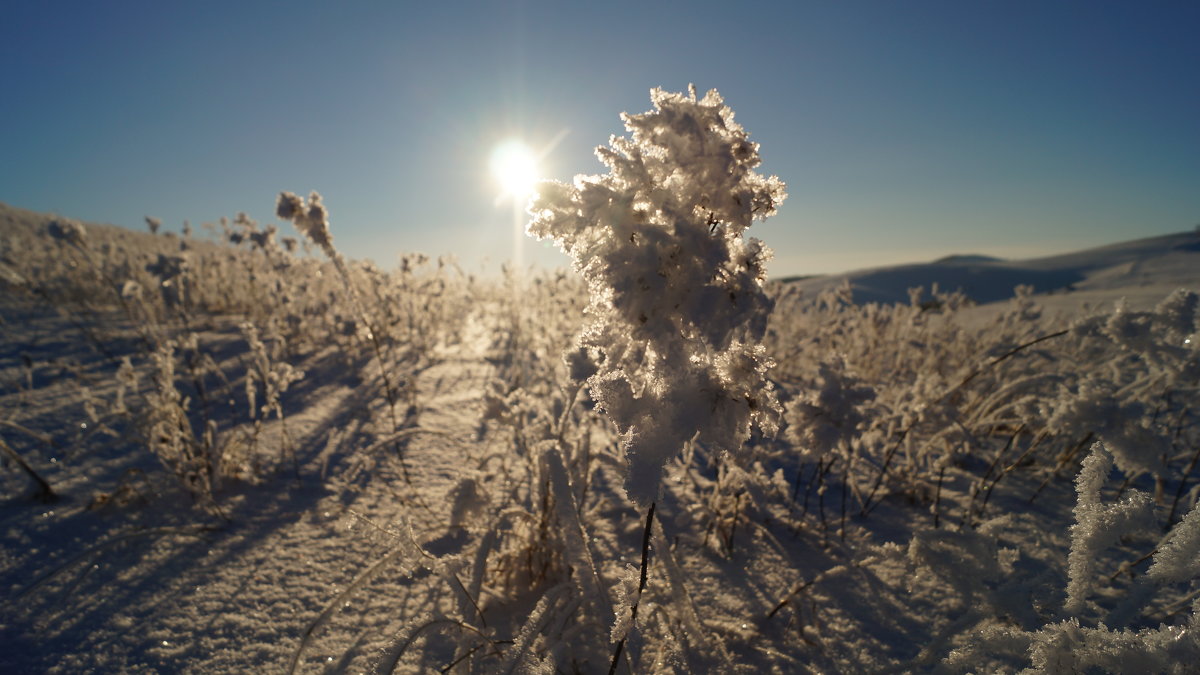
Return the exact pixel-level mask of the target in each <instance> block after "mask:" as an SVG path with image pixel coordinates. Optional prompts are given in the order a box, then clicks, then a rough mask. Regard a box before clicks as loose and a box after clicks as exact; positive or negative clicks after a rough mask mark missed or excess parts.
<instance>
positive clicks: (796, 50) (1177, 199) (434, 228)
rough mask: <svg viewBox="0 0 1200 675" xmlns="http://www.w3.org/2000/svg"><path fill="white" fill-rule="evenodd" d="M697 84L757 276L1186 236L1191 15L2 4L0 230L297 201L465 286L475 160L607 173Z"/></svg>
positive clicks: (725, 7)
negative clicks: (609, 148) (665, 96)
mask: <svg viewBox="0 0 1200 675" xmlns="http://www.w3.org/2000/svg"><path fill="white" fill-rule="evenodd" d="M689 83H695V84H696V85H697V87H698V88H699V89H700V91H701V92H703V91H704V90H706V89H709V88H715V89H718V90H719V91H720V92H721V94H722V95H723V96H724V97H725V100H726V102H727V103H728V104H729V105H730V106H731V107H732V108H733V109H734V111H736V113H737V119H738V121H740V122H741V123H742V124H743V125H744V126H745V127H746V129H747V130H748V131H749V132H750V133H751V138H752V139H753V140H755V141H757V142H759V143H760V144H761V146H762V148H761V152H762V156H763V159H764V164H763V168H762V170H763V171H764V172H766V173H774V174H777V175H779V176H780V177H781V178H782V179H783V180H784V181H785V182H787V184H788V192H789V198H788V200H787V202H786V203H785V204H784V205H783V208H782V209H781V211H780V213H779V215H777V216H776V217H774V218H772V219H771V220H768V221H766V222H765V223H760V224H756V225H755V226H754V227H753V228H752V229H751V230H750V232H751V234H753V235H755V236H757V237H759V238H760V239H763V240H764V241H766V242H767V243H768V244H769V245H770V246H771V247H772V248H774V249H775V252H776V260H775V262H773V263H772V265H771V273H772V275H790V274H804V273H816V272H831V271H840V270H845V269H851V268H856V267H865V266H873V265H880V264H888V263H898V262H910V261H918V260H928V259H932V258H935V257H939V256H941V255H946V254H949V253H985V254H992V255H998V256H1004V257H1022V256H1026V255H1031V254H1034V253H1038V252H1042V251H1046V252H1057V251H1064V250H1070V249H1075V248H1082V247H1086V246H1091V245H1100V244H1105V243H1111V242H1116V241H1121V240H1125V239H1132V238H1137V237H1141V236H1151V235H1155V234H1165V233H1169V232H1179V231H1183V230H1189V229H1191V228H1192V227H1194V226H1195V225H1196V224H1197V223H1198V222H1200V3H1197V2H1192V1H1191V0H1178V1H1172V2H1159V1H1147V2H1103V1H1088V2H1040V1H1039V2H1022V1H1014V0H1005V1H1003V2H1000V1H997V2H986V1H963V0H954V1H946V2H916V1H904V2H899V1H886V2H861V1H852V0H848V1H846V2H768V3H764V2H728V1H724V2H712V3H708V2H664V3H653V2H624V1H619V0H605V1H603V2H601V1H588V2H577V1H574V0H570V1H566V0H563V1H559V2H538V1H533V0H530V1H526V2H522V1H517V0H508V1H504V2H455V1H453V0H446V1H444V2H433V1H424V2H400V1H395V2H350V1H344V2H320V3H318V2H303V1H299V0H292V1H289V2H270V3H268V2H249V1H242V2H224V1H213V0H208V1H205V2H186V3H185V2H163V1H161V0H154V1H138V0H114V1H113V2H96V1H94V0H89V1H86V2H67V1H65V0H4V2H2V3H0V201H3V202H6V203H9V204H11V205H14V206H20V207H23V208H28V209H33V210H37V211H54V212H57V213H60V214H62V215H65V216H72V217H76V218H80V219H84V220H89V221H98V222H110V223H115V224H119V225H126V226H130V227H137V228H140V227H142V226H143V225H142V217H143V216H144V215H151V216H156V217H159V218H162V219H163V221H164V222H165V223H166V226H167V227H168V228H170V229H175V230H178V228H179V226H180V225H181V224H182V222H183V221H184V220H185V219H186V220H190V221H192V223H193V224H198V223H201V222H206V221H207V222H211V221H215V220H216V219H218V218H219V217H220V216H222V215H227V216H232V215H233V214H235V213H236V212H238V211H245V212H247V213H248V214H249V215H250V216H251V217H253V218H255V219H257V220H259V221H261V222H272V221H273V217H272V213H273V208H274V200H275V195H276V194H277V193H278V191H280V190H291V191H294V192H298V193H307V192H308V191H310V190H314V189H315V190H317V191H319V192H321V193H322V194H323V195H324V197H325V201H326V203H327V205H328V207H329V209H330V212H331V215H332V226H333V234H334V240H335V244H336V245H337V246H338V247H339V248H340V249H341V250H342V251H343V252H344V253H345V254H347V255H349V256H351V257H356V258H367V257H369V258H372V259H374V260H375V261H376V262H378V263H380V264H382V265H391V264H393V263H394V262H395V260H396V255H397V254H398V253H399V252H401V251H422V252H425V253H430V254H435V255H436V254H442V253H454V254H457V255H458V256H459V258H460V260H461V261H462V262H463V263H464V266H465V267H467V268H468V269H479V266H480V265H481V261H482V260H483V259H484V258H485V257H487V258H489V259H490V260H491V261H493V265H494V264H495V262H496V261H499V260H503V259H507V258H509V257H510V256H511V252H512V250H511V241H512V237H511V219H512V215H511V208H510V206H509V205H508V204H503V203H501V204H497V201H496V196H497V189H498V188H497V186H496V183H495V181H494V180H493V178H492V177H491V175H490V174H489V170H488V158H489V154H490V153H491V150H492V148H493V147H495V146H496V145H497V144H499V143H501V142H502V141H504V140H505V139H507V138H510V137H519V138H522V139H524V140H525V141H526V142H528V143H529V144H530V145H532V146H534V147H535V148H539V149H546V148H548V147H550V146H551V143H552V141H553V140H554V139H555V138H561V142H558V143H557V144H554V145H553V147H552V148H550V150H549V152H548V154H547V155H546V156H545V157H544V158H543V160H542V163H541V166H540V170H541V173H542V174H543V175H544V176H545V177H547V178H555V179H559V180H569V179H570V178H571V177H572V176H573V175H575V174H577V173H599V172H602V171H603V167H602V165H601V164H600V163H599V162H598V161H597V160H596V159H595V157H594V156H593V155H592V149H593V148H594V147H595V146H596V145H600V144H604V143H606V142H607V140H608V137H609V135H610V134H614V133H621V132H622V131H623V129H622V128H621V124H620V120H619V118H618V114H619V113H620V112H621V111H630V112H643V111H645V110H647V109H648V108H649V107H650V101H649V95H648V92H649V90H650V88H651V87H656V86H661V87H664V88H667V89H671V90H675V91H684V90H685V89H686V88H687V86H688V84H689ZM564 132H565V136H563V134H564ZM284 229H285V230H290V226H288V227H286V228H284ZM545 246H546V245H544V244H542V243H538V242H533V241H529V242H528V243H527V244H526V254H525V255H526V259H527V260H529V261H539V262H542V263H545V264H551V265H554V264H565V262H566V258H565V257H563V256H561V255H560V254H557V253H554V252H552V251H547V250H544V247H545Z"/></svg>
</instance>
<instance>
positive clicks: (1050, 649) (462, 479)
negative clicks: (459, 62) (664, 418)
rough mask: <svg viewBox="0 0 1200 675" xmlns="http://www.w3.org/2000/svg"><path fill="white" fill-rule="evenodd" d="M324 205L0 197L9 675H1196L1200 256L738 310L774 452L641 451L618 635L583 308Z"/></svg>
mask: <svg viewBox="0 0 1200 675" xmlns="http://www.w3.org/2000/svg"><path fill="white" fill-rule="evenodd" d="M682 98H683V100H682V101H681V102H680V104H681V105H682V104H685V103H686V104H687V105H695V106H699V105H701V102H702V101H703V99H702V100H693V97H682ZM707 100H708V101H709V104H713V102H712V99H707ZM673 101H674V99H673ZM671 105H675V103H674V102H672V103H670V104H668V105H667V106H665V107H666V108H670V106H671ZM718 109H719V108H718ZM660 110H661V108H660ZM698 114H705V115H707V114H709V113H708V112H703V111H701V112H700V113H698ZM635 117H636V116H635ZM726 128H727V129H730V128H732V127H731V126H729V125H727V126H726ZM618 154H619V153H618ZM599 182H601V183H603V182H604V181H603V180H600V181H599ZM566 189H568V188H564V190H566ZM284 201H285V202H287V203H289V204H292V205H293V206H296V207H297V209H295V210H294V213H312V203H313V201H314V200H313V199H312V197H311V196H310V197H309V199H308V200H302V199H299V198H296V199H295V200H293V199H292V198H290V197H288V198H285V200H284ZM316 201H317V203H318V204H320V209H319V213H318V216H319V217H316V218H315V221H316V222H319V223H320V224H321V225H322V228H320V229H318V230H317V231H316V234H315V235H314V232H313V231H311V230H312V227H306V226H311V225H312V223H311V222H309V221H308V220H305V222H303V223H301V228H302V229H305V230H306V231H305V232H302V233H301V234H302V235H304V236H303V237H302V238H301V239H298V240H296V239H291V240H289V239H287V238H277V237H276V236H275V234H276V230H275V229H273V228H272V226H260V225H258V224H257V223H254V222H253V221H251V220H250V219H248V218H246V217H244V216H238V217H236V218H234V219H233V220H230V221H223V222H221V223H218V224H212V225H208V226H203V227H200V228H197V229H196V231H195V232H193V231H192V229H191V228H190V227H189V228H186V229H185V233H184V234H183V235H182V236H180V235H179V234H175V233H172V232H169V231H167V229H168V226H167V225H163V224H159V226H158V227H157V228H152V229H156V230H157V233H155V234H151V233H134V232H130V231H127V230H121V229H119V228H110V227H105V226H96V225H86V224H82V223H78V222H75V221H70V220H67V219H62V218H57V217H51V216H44V215H40V214H33V213H29V212H25V211H21V210H18V209H12V208H9V207H2V206H0V234H2V236H0V291H2V292H0V319H2V320H3V321H2V322H0V330H3V332H4V333H3V334H4V340H3V341H0V387H2V389H0V456H2V457H4V459H3V460H2V461H3V466H2V467H0V468H2V469H3V470H2V471H0V490H2V491H3V492H2V494H3V495H4V501H3V502H2V503H0V540H2V542H3V545H2V547H0V647H2V648H0V672H14V673H17V672H60V673H75V672H131V673H141V672H146V673H150V672H213V673H227V672H285V671H288V670H289V669H291V670H294V671H296V672H389V671H394V672H440V671H446V672H457V673H493V672H605V671H606V670H607V669H608V667H609V664H610V662H611V661H612V656H613V653H614V642H615V641H616V640H619V639H621V638H624V639H625V640H626V644H627V648H626V649H625V650H624V652H623V655H622V658H621V659H620V660H619V661H618V663H617V671H618V672H637V673H655V672H674V673H691V672H745V673H761V672H787V673H793V672H795V673H805V672H812V673H842V672H852V673H885V672H893V673H894V672H955V673H962V672H988V673H1006V672H1007V673H1018V672H1049V673H1074V672H1128V673H1147V672H1166V673H1185V672H1194V664H1195V663H1197V662H1198V657H1200V641H1198V636H1200V625H1198V624H1197V610H1196V608H1195V601H1196V597H1197V595H1198V594H1200V587H1198V585H1197V579H1196V577H1197V573H1198V572H1200V570H1198V569H1197V565H1196V560H1197V548H1198V546H1200V544H1198V543H1197V542H1200V534H1198V532H1200V515H1198V514H1200V508H1197V506H1196V502H1197V484H1198V482H1200V481H1198V479H1200V475H1197V474H1198V473H1200V471H1198V470H1197V469H1198V464H1200V461H1198V460H1200V418H1198V414H1197V411H1200V393H1198V392H1197V387H1198V384H1197V383H1198V382H1200V361H1198V359H1197V354H1198V352H1197V334H1196V333H1197V299H1198V298H1197V295H1196V293H1195V291H1196V290H1197V284H1196V282H1195V280H1194V278H1193V277H1192V276H1189V275H1190V274H1193V273H1194V270H1196V269H1200V261H1197V260H1196V258H1197V257H1200V252H1198V251H1196V248H1198V247H1196V246H1195V243H1196V242H1197V241H1200V237H1197V236H1196V235H1194V234H1189V235H1178V236H1176V237H1168V238H1160V239H1156V240H1147V241H1142V242H1132V243H1130V244H1122V245H1116V246H1114V247H1110V248H1109V249H1108V250H1109V251H1125V253H1122V254H1121V255H1122V256H1125V257H1124V258H1123V259H1122V260H1121V261H1120V262H1117V263H1114V264H1115V265H1116V266H1117V267H1115V268H1114V267H1112V266H1107V267H1106V266H1105V265H1103V264H1099V265H1097V266H1093V267H1088V269H1089V270H1091V271H1088V272H1086V274H1085V278H1084V280H1083V281H1081V282H1079V284H1077V288H1076V289H1075V290H1064V291H1060V292H1057V293H1054V294H1050V295H1046V294H1043V293H1035V292H1034V289H1033V288H1032V287H1029V286H1026V287H1023V288H1020V289H1018V290H1017V292H1016V294H1015V295H1014V296H1013V297H1011V298H1008V299H1005V300H1003V301H1001V302H996V303H992V304H987V305H976V304H974V303H973V302H972V301H971V300H970V299H969V298H967V297H966V296H964V295H962V294H960V293H954V292H945V291H939V292H936V293H928V292H927V293H919V292H918V293H914V294H912V296H911V299H910V301H908V302H902V303H895V304H874V303H861V304H860V303H859V302H858V301H857V300H856V298H855V295H854V291H853V290H852V289H851V288H849V287H843V286H832V287H830V288H829V289H826V290H825V291H822V292H820V293H817V294H802V293H801V292H800V289H799V286H798V285H797V284H779V283H775V284H773V283H767V284H766V285H764V286H763V287H762V289H761V290H756V289H755V288H754V287H752V286H743V292H744V293H745V296H744V297H745V299H746V301H747V302H748V303H758V304H755V306H756V307H759V308H766V307H771V308H772V309H770V312H769V314H768V315H767V322H766V326H765V328H764V329H763V330H762V331H761V332H756V331H757V329H754V330H753V331H748V332H751V333H752V334H755V335H761V344H762V347H763V350H764V351H763V354H762V355H761V358H760V357H759V356H755V357H754V358H755V359H760V360H757V361H756V363H757V364H762V363H765V362H766V359H771V360H773V361H775V362H776V363H777V365H776V366H775V368H773V369H772V370H770V371H769V377H770V379H771V380H772V382H773V385H774V389H773V391H774V393H775V395H776V396H777V397H778V399H779V400H780V401H781V403H782V405H783V407H784V411H785V412H784V414H783V416H782V419H781V421H780V423H781V425H782V427H783V429H782V432H781V433H779V434H777V435H776V436H775V437H774V438H770V437H766V436H760V435H751V437H750V440H749V441H748V442H747V443H745V444H744V445H743V447H742V449H741V451H740V452H737V453H725V452H722V450H727V449H729V448H723V447H721V446H720V444H715V443H706V442H705V440H704V439H703V434H702V435H701V438H699V439H695V440H692V439H690V438H689V439H687V441H686V442H683V443H681V448H679V450H681V452H678V453H677V452H676V451H675V450H672V453H671V454H672V456H671V457H669V458H667V459H665V460H662V461H661V463H660V464H658V466H661V477H660V476H658V475H655V476H653V477H652V479H651V482H650V483H648V485H650V484H652V485H655V486H656V488H655V489H656V490H657V494H658V501H657V510H656V518H655V521H654V526H653V528H652V531H651V532H650V533H649V537H648V540H647V543H648V551H649V557H648V561H649V564H648V579H647V583H646V586H645V589H644V592H643V593H642V594H641V597H640V609H639V612H638V614H637V617H636V620H634V617H633V616H632V614H631V613H630V612H629V611H628V607H629V605H630V603H631V599H632V598H635V597H637V596H638V593H637V587H638V585H639V581H640V580H639V578H638V577H639V572H640V570H639V565H638V563H639V561H640V559H641V555H642V551H643V548H642V541H643V535H644V534H645V532H644V529H643V528H644V523H645V518H644V513H645V511H644V508H642V507H640V506H639V505H638V504H636V503H635V502H634V501H632V500H630V499H629V498H628V496H627V494H626V485H627V480H626V476H627V472H628V471H629V468H630V465H629V464H628V457H627V455H626V453H625V448H624V446H623V443H624V442H625V441H626V440H627V436H625V435H624V434H623V432H627V431H628V430H627V429H621V428H618V427H617V425H614V424H613V423H612V422H610V421H609V419H608V418H607V416H606V415H605V414H604V413H602V412H600V410H598V406H597V402H596V400H595V398H597V397H596V396H594V392H593V391H592V388H591V387H589V386H586V385H585V384H583V381H585V380H587V379H588V378H589V377H591V376H593V375H596V374H597V373H599V372H600V370H599V369H600V368H603V367H604V364H603V363H598V362H597V359H596V358H595V357H596V354H595V353H594V350H595V348H596V345H593V346H592V350H593V351H588V350H584V351H583V352H581V351H580V350H579V349H578V347H579V345H578V343H577V342H576V339H577V334H578V330H579V326H580V325H582V324H583V323H584V322H585V318H589V319H594V318H595V314H592V315H585V307H587V306H589V304H590V303H592V302H594V300H593V299H591V294H590V292H589V291H590V290H592V289H591V288H589V285H588V284H585V283H581V282H580V281H579V280H578V279H577V278H576V277H575V276H573V275H571V274H568V273H553V274H544V275H537V276H530V277H525V278H519V277H517V276H515V275H511V274H510V275H508V276H506V277H505V278H503V279H499V280H489V281H481V280H478V279H474V278H472V277H471V276H470V275H467V274H464V273H462V272H461V271H460V270H458V269H457V268H456V266H455V265H454V263H453V261H451V260H447V259H443V260H436V261H435V260H430V259H428V258H425V257H424V256H420V255H409V256H406V257H405V258H404V262H403V265H402V266H401V268H400V269H398V270H395V271H383V270H379V269H377V268H374V267H372V266H369V265H364V264H361V263H357V262H354V261H348V260H343V259H341V258H340V256H338V255H336V254H337V252H336V250H335V249H332V247H333V243H332V242H333V239H332V234H331V233H335V231H336V219H334V218H332V217H331V215H330V211H329V210H327V209H326V207H325V205H324V204H322V203H321V202H320V200H319V199H318V200H316ZM334 206H335V207H336V205H334ZM294 213H293V215H294ZM333 216H336V210H334V211H333ZM688 217H689V218H690V216H688ZM685 220H686V218H685ZM733 221H734V217H733V216H730V219H729V220H728V221H727V222H733ZM689 222H690V221H689ZM739 222H745V221H739ZM200 231H203V232H207V236H200V235H198V234H197V233H198V232H200ZM716 231H717V228H714V229H713V230H712V232H711V233H710V234H714V235H715V233H716ZM706 232H707V231H706ZM652 234H654V233H653V232H651V233H650V234H648V235H647V236H650V235H652ZM1189 237H1190V239H1189ZM289 241H290V243H288V242H289ZM664 241H665V240H664ZM326 244H328V249H331V250H327V247H326ZM712 245H713V246H714V247H716V249H714V250H717V249H720V246H724V244H721V245H719V246H718V244H712ZM747 245H749V244H747ZM734 248H736V245H734V246H733V247H732V248H730V249H729V250H733V249H734ZM656 250H659V251H663V250H665V251H667V252H668V253H669V251H670V246H669V244H667V243H664V246H663V247H656ZM306 251H307V253H306ZM718 252H719V251H718ZM613 255H626V253H619V252H614V253H613ZM720 255H721V256H723V255H725V253H720ZM1189 256H1190V257H1189ZM1099 257H1102V256H1099V254H1098V253H1097V252H1084V253H1081V254H1078V255H1077V256H1073V257H1072V256H1067V257H1062V258H1060V259H1061V260H1065V261H1067V262H1065V263H1064V265H1070V266H1074V267H1075V268H1078V267H1079V266H1080V264H1079V262H1078V261H1079V260H1081V259H1090V260H1097V259H1099ZM1168 258H1169V259H1171V260H1178V264H1174V265H1173V266H1168V267H1166V268H1158V267H1156V265H1158V264H1159V263H1160V262H1161V261H1163V260H1165V259H1168ZM328 259H332V261H330V262H326V260H328ZM720 259H724V258H720ZM730 259H736V258H730ZM1189 261H1190V263H1191V264H1185V263H1187V262H1189ZM959 262H966V263H969V264H976V263H977V262H979V261H975V260H967V261H959ZM1135 268H1136V269H1141V270H1143V273H1144V274H1153V275H1154V277H1153V286H1152V288H1154V289H1159V290H1161V292H1159V293H1157V297H1155V298H1153V299H1150V298H1149V296H1148V295H1147V293H1148V291H1146V288H1149V287H1146V286H1142V285H1141V284H1142V282H1143V281H1144V280H1146V278H1147V277H1145V276H1143V273H1136V274H1131V273H1126V272H1122V271H1121V270H1122V269H1124V270H1126V271H1128V270H1133V269H1135ZM1042 269H1044V270H1047V271H1048V272H1050V273H1057V272H1056V271H1055V269H1056V268H1055V267H1054V266H1053V265H1051V264H1050V263H1045V266H1044V267H1043V268H1042ZM1164 269H1165V270H1166V271H1163V270H1164ZM1172 270H1173V272H1172ZM733 271H735V272H736V271H737V268H736V267H735V268H734V270H733ZM1172 273H1174V274H1175V275H1176V277H1177V279H1178V283H1175V284H1171V280H1172V279H1173V278H1176V277H1172V276H1171V275H1172ZM1088 275H1090V276H1088ZM718 276H719V275H718ZM730 278H732V277H730ZM1026 281H1027V282H1028V281H1031V280H1026ZM1091 283H1094V284H1095V285H1094V286H1089V287H1087V288H1082V286H1083V285H1086V284H1091ZM1179 286H1182V287H1183V289H1182V290H1180V289H1178V287H1179ZM699 288H700V287H695V288H694V289H692V290H697V289H699ZM680 292H682V291H680ZM758 293H764V294H765V298H758V296H757V295H756V294H758ZM1125 295H1129V296H1130V299H1129V301H1128V302H1126V303H1121V304H1119V303H1117V302H1116V301H1117V299H1118V298H1120V297H1122V296H1125ZM649 303H650V300H649V299H648V300H647V303H646V306H647V307H648V308H649V309H650V311H657V310H656V307H655V306H654V305H652V304H649ZM668 309H670V310H674V309H675V308H674V307H673V306H672V307H669V308H668ZM605 311H610V312H611V311H612V308H605ZM729 311H732V310H729ZM735 314H736V313H735ZM663 316H665V315H663ZM648 318H649V317H648ZM638 323H639V324H640V320H639V321H638ZM693 323H694V327H692V324H684V323H677V324H675V325H676V326H683V327H685V328H687V330H688V331H694V333H695V335H699V334H701V333H703V330H704V326H705V325H707V324H702V323H699V322H693ZM748 323H752V322H748ZM621 325H624V324H621ZM722 330H723V329H722ZM722 335H723V333H715V334H707V335H703V336H701V337H700V338H697V339H698V340H703V341H706V342H705V344H708V345H712V346H714V350H713V353H714V354H717V353H719V352H720V350H721V349H724V348H726V347H729V346H731V345H734V344H735V343H736V342H738V341H739V340H741V339H742V338H741V336H735V337H731V338H729V339H728V340H726V339H725V338H724V337H722ZM688 337H689V339H690V338H692V337H694V335H693V334H689V335H688ZM584 339H585V346H586V340H587V339H588V336H587V335H585V337H584ZM611 344H612V343H611V342H609V341H606V342H604V343H603V345H600V346H608V345H611ZM690 344H700V342H694V343H690ZM742 344H752V343H751V342H749V341H746V342H743V343H742ZM628 345H629V347H628V349H629V350H630V352H629V353H630V354H633V353H635V352H636V350H637V349H638V347H637V345H636V344H635V342H634V341H633V340H628ZM563 354H568V355H570V356H569V358H568V360H567V361H566V362H564V361H563V360H562V359H561V356H562V355H563ZM705 354H706V355H707V354H708V353H707V352H705ZM612 358H613V359H614V362H618V363H619V362H622V360H623V359H625V356H624V355H622V354H618V355H615V356H613V357H612ZM640 358H641V359H642V360H641V361H639V363H645V362H646V359H645V357H640ZM720 363H721V362H720V361H719V360H718V359H716V358H715V357H714V358H713V360H706V359H704V358H702V359H700V361H699V364H698V366H697V367H703V368H710V367H712V366H713V365H714V364H717V365H718V367H719V365H720ZM623 372H624V373H625V375H626V376H632V377H634V378H636V377H639V375H638V374H637V371H630V370H624V371H623ZM651 375H653V373H650V374H646V375H645V376H644V377H646V378H647V381H650V379H649V378H650V377H651ZM660 375H661V374H660ZM762 375H763V373H762V372H761V371H759V370H758V366H757V365H756V366H755V367H753V368H747V369H746V370H745V371H744V372H743V373H741V374H739V375H738V376H737V377H733V376H729V381H731V382H742V381H744V379H745V378H747V377H750V378H753V377H759V376H762ZM723 377H725V376H724V375H722V376H720V377H718V378H717V380H718V381H719V382H721V383H724V382H725V380H724V379H721V378H723ZM722 386H726V385H724V384H722ZM685 393H688V394H689V395H691V394H692V393H691V392H685ZM685 398H686V397H685ZM655 421H656V420H655V419H654V418H653V417H651V418H650V423H652V422H655ZM694 421H695V420H690V421H689V422H688V423H689V424H691V423H692V422H694ZM697 428H700V427H699V426H697ZM635 461H637V460H635ZM654 461H655V462H656V463H658V462H659V460H658V459H655V460H654ZM652 468H654V469H655V470H656V471H657V467H656V466H653V467H652ZM39 480H40V481H41V483H39V482H38V481H39ZM634 492H635V495H636V494H637V490H636V488H635V491H634Z"/></svg>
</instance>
